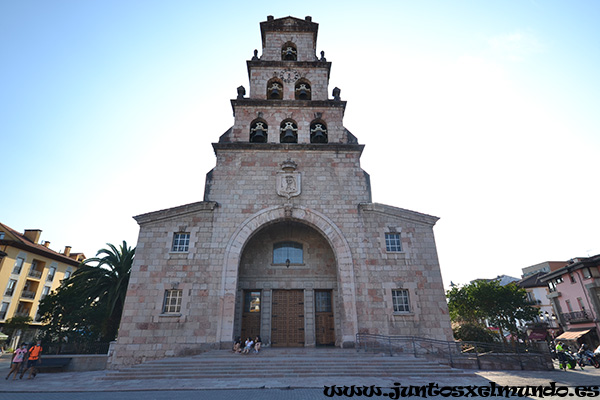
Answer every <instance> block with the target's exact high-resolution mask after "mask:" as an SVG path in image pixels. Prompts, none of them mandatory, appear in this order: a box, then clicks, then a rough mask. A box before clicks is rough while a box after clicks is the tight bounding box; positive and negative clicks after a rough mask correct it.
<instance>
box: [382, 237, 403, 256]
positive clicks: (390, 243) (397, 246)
mask: <svg viewBox="0 0 600 400" xmlns="http://www.w3.org/2000/svg"><path fill="white" fill-rule="evenodd" d="M385 250H386V251H393V252H400V251H402V244H401V243H400V234H399V233H386V234H385Z"/></svg>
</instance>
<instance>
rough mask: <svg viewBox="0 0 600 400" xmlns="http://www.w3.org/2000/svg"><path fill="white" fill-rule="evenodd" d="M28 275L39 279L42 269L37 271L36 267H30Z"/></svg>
mask: <svg viewBox="0 0 600 400" xmlns="http://www.w3.org/2000/svg"><path fill="white" fill-rule="evenodd" d="M28 276H30V277H32V278H35V279H41V278H42V271H38V270H37V269H32V270H30V271H29V274H28Z"/></svg>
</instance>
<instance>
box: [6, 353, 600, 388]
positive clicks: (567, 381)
mask: <svg viewBox="0 0 600 400" xmlns="http://www.w3.org/2000/svg"><path fill="white" fill-rule="evenodd" d="M7 361H8V362H7ZM8 366H9V360H7V358H6V357H2V359H1V360H0V372H2V373H4V375H0V392H48V393H53V392H105V391H143V390H158V391H161V390H164V391H170V390H208V389H252V388H288V387H292V388H321V389H322V388H323V387H324V386H332V385H336V386H338V387H339V386H344V385H347V386H351V385H357V386H362V385H366V386H371V385H375V386H381V387H390V386H392V385H393V384H394V382H396V380H394V379H390V378H381V377H362V378H356V377H352V378H341V379H340V378H339V377H335V378H330V377H327V376H323V377H319V378H315V379H310V380H301V379H299V378H298V377H287V378H277V379H272V380H269V381H268V382H265V381H257V380H256V379H253V378H248V379H218V380H216V379H156V380H150V381H149V380H136V379H132V380H125V381H111V380H102V379H101V378H102V377H104V376H105V374H106V371H93V372H58V373H42V374H39V375H38V376H37V377H36V378H35V379H33V380H27V376H25V377H24V378H23V379H22V380H19V379H17V380H12V376H11V379H10V380H8V381H7V380H5V379H3V378H4V377H5V376H6V374H8V371H9V368H8ZM465 372H470V373H472V374H473V377H460V378H453V379H450V378H444V379H440V380H437V379H434V380H432V379H431V378H423V377H419V371H415V375H414V376H413V377H411V378H410V379H408V380H407V379H403V380H402V381H401V382H400V383H401V384H402V385H404V386H406V385H427V384H429V383H430V382H432V381H433V382H435V383H437V384H438V385H440V386H446V385H451V386H468V385H489V383H490V382H491V381H493V382H495V383H496V384H498V385H503V386H521V385H532V386H538V385H542V386H546V385H548V384H549V382H557V385H561V386H571V387H573V386H596V385H600V370H598V369H595V368H593V367H586V369H585V370H584V371H581V370H571V371H566V372H565V371H560V370H558V369H557V370H555V371H479V370H465Z"/></svg>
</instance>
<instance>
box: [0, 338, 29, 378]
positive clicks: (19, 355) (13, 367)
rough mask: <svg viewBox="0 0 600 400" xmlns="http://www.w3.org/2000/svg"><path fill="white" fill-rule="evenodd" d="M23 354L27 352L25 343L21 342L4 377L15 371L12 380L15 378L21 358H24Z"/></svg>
mask: <svg viewBox="0 0 600 400" xmlns="http://www.w3.org/2000/svg"><path fill="white" fill-rule="evenodd" d="M25 354H27V345H26V344H25V343H23V344H22V345H21V347H19V348H18V349H17V350H15V356H14V357H13V360H12V364H11V366H10V372H9V373H8V375H6V378H5V379H8V378H9V377H10V374H12V373H13V372H14V373H15V377H14V378H13V380H15V379H17V375H18V373H19V369H20V367H21V364H22V363H23V359H24V358H25Z"/></svg>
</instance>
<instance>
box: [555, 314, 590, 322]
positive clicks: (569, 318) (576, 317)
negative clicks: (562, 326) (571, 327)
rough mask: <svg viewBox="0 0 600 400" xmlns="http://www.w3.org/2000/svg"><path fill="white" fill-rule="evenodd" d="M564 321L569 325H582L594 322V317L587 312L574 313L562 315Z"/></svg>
mask: <svg viewBox="0 0 600 400" xmlns="http://www.w3.org/2000/svg"><path fill="white" fill-rule="evenodd" d="M561 317H562V319H563V321H565V322H566V323H568V324H581V323H584V322H593V319H592V316H591V315H588V313H587V311H573V312H569V313H563V314H561Z"/></svg>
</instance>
